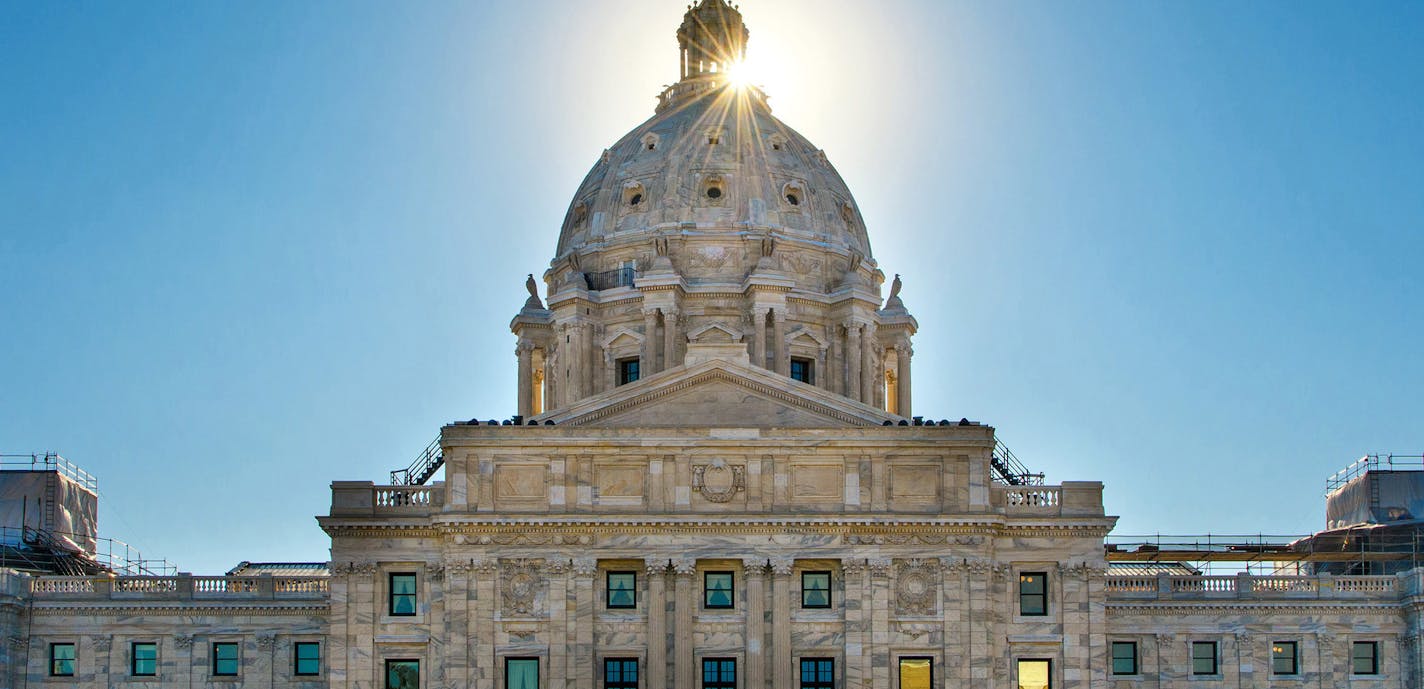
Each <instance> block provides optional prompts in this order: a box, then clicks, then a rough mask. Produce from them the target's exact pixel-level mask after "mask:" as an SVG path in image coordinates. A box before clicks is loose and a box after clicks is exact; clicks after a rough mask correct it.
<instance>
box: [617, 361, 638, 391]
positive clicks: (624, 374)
mask: <svg viewBox="0 0 1424 689" xmlns="http://www.w3.org/2000/svg"><path fill="white" fill-rule="evenodd" d="M637 379H638V359H637V358H632V359H619V360H618V384H619V385H627V384H629V383H631V382H633V381H635V380H637Z"/></svg>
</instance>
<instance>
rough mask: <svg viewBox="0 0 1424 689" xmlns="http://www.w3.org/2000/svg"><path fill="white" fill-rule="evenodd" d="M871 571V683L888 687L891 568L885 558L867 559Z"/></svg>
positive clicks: (889, 561)
mask: <svg viewBox="0 0 1424 689" xmlns="http://www.w3.org/2000/svg"><path fill="white" fill-rule="evenodd" d="M866 566H867V568H868V569H869V570H870V648H868V649H866V656H867V657H869V658H870V685H869V686H872V687H889V686H893V685H892V684H891V683H890V646H889V641H890V569H891V560H890V558H888V557H873V558H870V559H869V560H867V561H866Z"/></svg>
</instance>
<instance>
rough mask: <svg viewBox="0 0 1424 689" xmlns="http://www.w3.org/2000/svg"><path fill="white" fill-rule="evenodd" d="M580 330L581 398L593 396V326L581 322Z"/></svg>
mask: <svg viewBox="0 0 1424 689" xmlns="http://www.w3.org/2000/svg"><path fill="white" fill-rule="evenodd" d="M576 327H577V328H578V343H579V348H578V371H577V372H575V375H577V376H578V379H579V398H580V399H582V398H584V397H588V396H589V395H592V394H593V324H592V323H589V322H587V321H580V322H579V323H578V325H577V326H576Z"/></svg>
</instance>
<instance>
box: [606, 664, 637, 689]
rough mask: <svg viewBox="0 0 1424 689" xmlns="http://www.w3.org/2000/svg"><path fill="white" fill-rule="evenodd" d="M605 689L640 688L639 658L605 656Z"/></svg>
mask: <svg viewBox="0 0 1424 689" xmlns="http://www.w3.org/2000/svg"><path fill="white" fill-rule="evenodd" d="M603 687H604V689H638V659H637V658H604V659H603Z"/></svg>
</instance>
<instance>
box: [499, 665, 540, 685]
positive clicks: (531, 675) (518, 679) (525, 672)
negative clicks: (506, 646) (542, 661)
mask: <svg viewBox="0 0 1424 689" xmlns="http://www.w3.org/2000/svg"><path fill="white" fill-rule="evenodd" d="M504 689H539V659H538V658H505V659H504Z"/></svg>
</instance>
